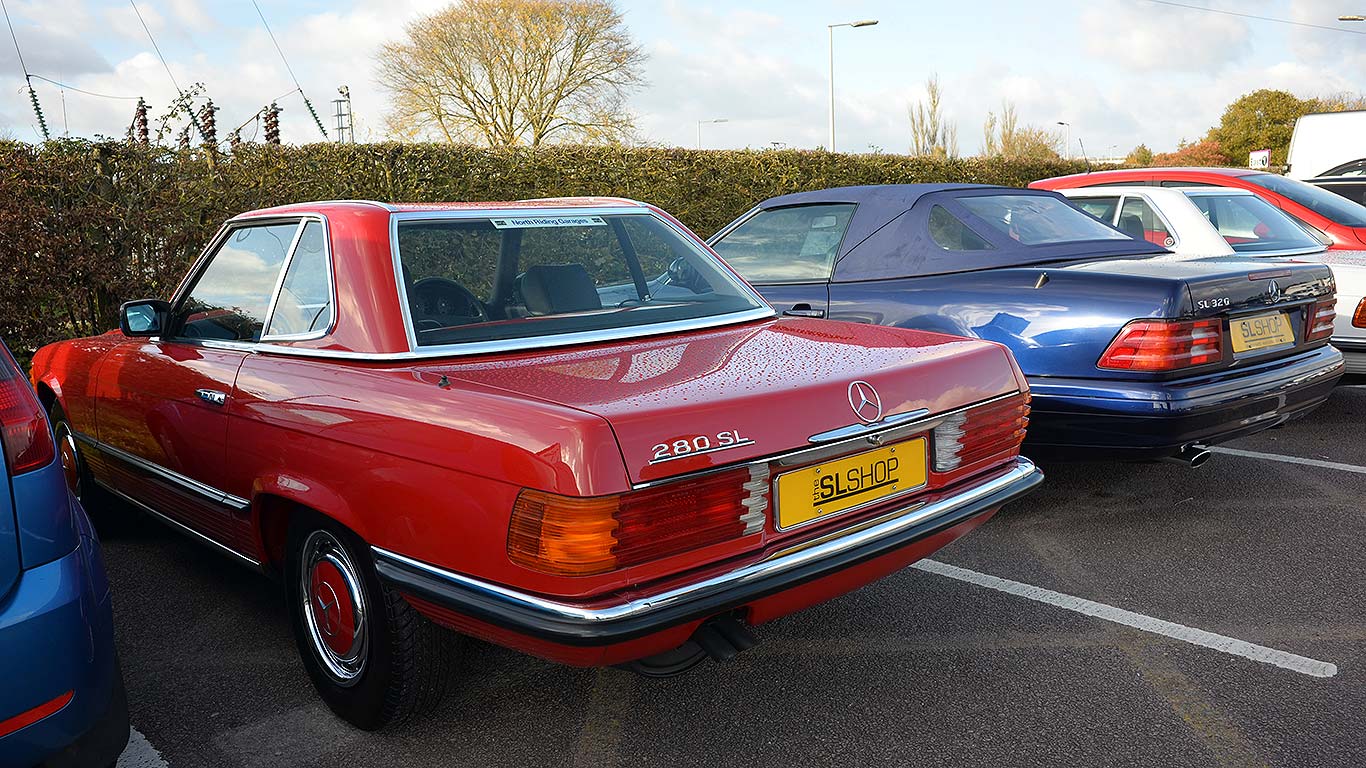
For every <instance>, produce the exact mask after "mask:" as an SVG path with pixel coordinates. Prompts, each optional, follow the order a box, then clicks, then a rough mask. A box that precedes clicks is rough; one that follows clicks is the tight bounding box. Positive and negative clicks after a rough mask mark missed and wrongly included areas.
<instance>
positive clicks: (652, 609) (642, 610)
mask: <svg viewBox="0 0 1366 768" xmlns="http://www.w3.org/2000/svg"><path fill="white" fill-rule="evenodd" d="M1038 473H1039V470H1038V468H1036V467H1035V466H1034V463H1033V462H1031V461H1030V460H1029V459H1026V458H1024V457H1022V456H1021V457H1016V458H1015V459H1014V460H1013V461H1012V463H1011V464H1010V465H1009V466H1007V467H1006V468H1005V469H1004V471H1002V472H1001V473H1000V474H998V475H996V476H995V477H992V478H990V479H988V480H985V481H983V482H982V483H980V484H979V485H976V486H973V487H971V488H967V489H965V490H963V491H962V492H961V493H958V494H955V495H953V496H949V497H946V498H943V499H940V500H938V501H935V502H932V503H928V504H926V503H924V502H913V503H911V504H909V505H907V506H906V507H905V508H904V509H901V510H894V511H892V512H889V513H888V514H887V515H884V516H881V517H879V518H877V519H876V520H874V521H869V522H868V523H861V524H858V525H854V526H851V527H850V528H848V529H845V530H842V531H837V532H835V533H833V534H831V536H830V537H822V538H821V539H817V540H816V541H814V542H803V543H801V544H797V545H794V546H793V547H789V548H787V549H784V550H782V551H779V552H776V553H774V554H773V555H771V556H769V557H767V558H765V559H763V560H759V561H757V562H753V563H750V564H748V565H743V566H740V567H738V568H736V569H734V570H732V571H727V572H725V573H722V574H718V575H716V576H713V577H711V578H709V579H705V580H703V581H699V582H696V583H693V584H686V585H684V586H680V587H675V588H673V589H669V590H665V591H663V592H659V593H656V594H650V595H645V596H643V597H637V598H635V599H632V600H627V601H624V602H621V603H616V604H613V605H608V606H604V607H600V608H588V607H584V606H582V605H574V604H572V603H564V602H560V601H557V600H551V599H548V598H545V597H541V596H539V595H534V594H530V593H527V592H522V591H521V590H517V589H513V588H511V587H506V586H503V585H501V584H494V583H492V582H488V581H484V580H483V579H479V578H475V577H473V576H467V575H465V574H462V573H456V572H454V571H450V570H446V569H444V568H441V567H438V566H435V565H430V564H427V563H424V562H421V561H419V560H414V559H413V558H410V557H407V556H405V555H400V554H398V553H397V552H391V551H389V550H387V549H384V548H382V547H378V546H372V547H371V550H372V551H373V552H374V553H375V555H376V557H378V558H381V559H387V560H390V561H393V562H397V563H401V564H404V565H407V566H409V567H411V568H414V569H417V570H419V571H422V572H423V573H425V574H427V575H430V576H432V577H435V578H436V579H439V580H442V581H446V582H449V583H451V584H453V585H455V586H456V587H458V588H461V589H465V590H471V591H474V592H477V593H481V594H483V595H486V596H488V597H491V598H493V599H495V600H499V601H501V602H504V603H507V604H511V605H516V606H519V607H521V608H524V609H529V610H531V611H534V612H535V613H538V614H541V615H543V616H546V617H549V618H552V619H556V620H559V621H562V622H567V623H570V624H578V625H581V626H592V625H595V624H600V623H606V622H615V621H621V620H624V619H630V618H633V617H637V616H643V615H648V614H651V613H656V612H659V611H661V610H665V609H669V608H672V607H673V606H674V605H676V604H683V603H688V602H690V601H693V600H698V599H702V598H705V597H708V596H711V595H713V594H716V593H721V592H725V591H726V590H729V589H733V588H737V587H740V586H743V585H744V584H746V583H749V582H753V581H758V580H762V579H765V578H768V577H771V576H775V575H778V574H781V573H784V572H786V571H790V570H794V569H796V568H800V567H802V566H805V565H808V564H810V563H812V562H814V561H819V560H824V559H827V558H830V557H834V556H836V555H839V554H842V553H843V552H846V551H849V550H853V549H857V548H858V547H861V546H864V545H866V544H870V543H873V542H875V541H877V540H878V539H882V538H886V537H889V536H893V535H896V534H898V533H900V532H901V531H904V530H906V529H909V528H913V527H915V526H917V525H920V524H922V523H925V522H928V521H930V520H933V519H934V518H937V517H941V516H944V515H947V514H950V513H952V512H953V511H955V510H958V509H961V508H963V507H967V506H970V505H972V504H976V503H980V502H982V501H984V500H986V499H987V498H989V497H991V496H994V495H996V494H998V493H1002V492H1005V491H1007V490H1010V489H1011V488H1013V487H1016V486H1017V484H1019V483H1024V482H1029V481H1030V480H1031V479H1032V478H1033V476H1034V475H1036V474H1038Z"/></svg>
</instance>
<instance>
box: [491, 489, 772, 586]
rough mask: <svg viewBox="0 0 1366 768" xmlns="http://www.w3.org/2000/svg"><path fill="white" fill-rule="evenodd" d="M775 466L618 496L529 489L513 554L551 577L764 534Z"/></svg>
mask: <svg viewBox="0 0 1366 768" xmlns="http://www.w3.org/2000/svg"><path fill="white" fill-rule="evenodd" d="M767 508H768V469H767V468H766V467H764V466H762V465H760V466H755V467H747V468H744V469H736V470H729V471H726V472H717V473H715V474H713V475H707V476H704V477H701V478H698V479H694V480H689V481H687V482H681V483H667V484H664V485H660V486H658V487H655V488H646V489H643V490H639V491H632V492H630V493H624V494H619V495H616V496H597V497H592V498H581V497H574V496H560V495H558V494H554V493H546V492H544V491H536V490H530V489H527V490H524V491H522V492H521V493H520V494H519V495H518V496H517V501H516V503H515V504H514V505H513V508H512V520H511V522H510V524H509V527H508V557H510V558H511V559H512V561H513V562H515V563H519V564H521V565H524V566H526V567H528V568H534V569H535V570H538V571H543V572H545V573H554V574H558V575H562V576H589V575H592V574H596V573H605V572H607V571H611V570H616V569H618V568H627V567H630V566H632V565H639V564H640V563H644V562H648V561H650V560H657V559H659V558H662V557H668V556H670V555H676V554H679V553H682V552H687V551H689V550H693V549H698V548H700V547H706V546H709V545H712V544H719V543H721V542H725V541H730V540H733V539H737V538H740V537H741V536H747V535H749V534H752V533H757V532H759V530H760V529H762V528H763V524H764V513H765V511H766V510H767Z"/></svg>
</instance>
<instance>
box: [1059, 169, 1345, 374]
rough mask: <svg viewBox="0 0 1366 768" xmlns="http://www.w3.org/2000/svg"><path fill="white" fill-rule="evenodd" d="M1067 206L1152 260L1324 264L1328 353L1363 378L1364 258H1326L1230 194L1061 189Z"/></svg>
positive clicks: (1305, 236) (1275, 214) (1273, 213)
mask: <svg viewBox="0 0 1366 768" xmlns="http://www.w3.org/2000/svg"><path fill="white" fill-rule="evenodd" d="M1058 192H1060V193H1061V194H1063V195H1066V196H1067V197H1068V199H1070V200H1071V201H1072V204H1073V205H1075V206H1077V207H1078V208H1081V209H1082V210H1083V211H1086V212H1087V213H1089V214H1091V215H1092V216H1095V217H1096V218H1098V219H1100V220H1101V221H1104V222H1106V223H1107V224H1111V225H1113V226H1115V227H1117V228H1119V229H1120V230H1122V231H1124V232H1126V233H1127V234H1129V236H1131V237H1134V238H1136V239H1139V240H1147V241H1149V242H1152V243H1156V244H1158V245H1161V246H1163V247H1165V248H1166V249H1167V250H1169V251H1171V252H1172V255H1170V256H1156V257H1154V258H1157V259H1180V260H1183V261H1184V260H1188V259H1209V258H1229V257H1239V258H1294V259H1296V260H1300V261H1314V262H1318V263H1320V264H1326V265H1328V267H1329V268H1330V269H1332V270H1333V277H1334V278H1335V279H1336V281H1337V290H1338V293H1337V296H1338V303H1337V320H1335V321H1334V325H1333V339H1332V341H1333V346H1335V347H1337V348H1338V349H1340V350H1341V351H1342V354H1343V357H1344V358H1345V359H1346V361H1347V372H1348V373H1355V374H1366V251H1329V250H1327V245H1326V244H1325V243H1323V242H1322V241H1321V240H1319V239H1318V238H1317V237H1315V236H1314V235H1313V234H1311V233H1309V232H1308V231H1307V230H1305V229H1304V227H1302V226H1300V225H1299V224H1298V223H1297V222H1296V221H1295V220H1294V219H1292V218H1290V217H1289V216H1288V215H1286V214H1285V213H1283V212H1282V211H1281V210H1280V209H1279V208H1277V207H1276V206H1274V205H1272V204H1271V203H1269V202H1267V201H1266V200H1264V199H1262V198H1260V197H1258V196H1257V195H1255V194H1253V193H1252V192H1249V191H1247V190H1243V189H1232V188H1229V187H1148V186H1129V185H1125V186H1112V187H1084V188H1080V189H1061V190H1058Z"/></svg>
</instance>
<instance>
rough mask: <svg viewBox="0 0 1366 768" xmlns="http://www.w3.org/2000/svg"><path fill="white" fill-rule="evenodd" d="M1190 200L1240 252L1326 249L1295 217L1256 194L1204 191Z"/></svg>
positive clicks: (1234, 248) (1192, 196)
mask: <svg viewBox="0 0 1366 768" xmlns="http://www.w3.org/2000/svg"><path fill="white" fill-rule="evenodd" d="M1190 199H1191V202H1193V203H1195V207H1196V208H1199V209H1200V211H1201V212H1202V213H1204V214H1205V218H1206V219H1209V223H1210V224H1213V225H1214V228H1215V229H1217V230H1219V235H1220V236H1221V237H1223V238H1224V239H1225V240H1227V241H1228V244H1229V245H1230V246H1232V248H1233V250H1235V251H1237V252H1238V253H1254V254H1255V253H1264V252H1266V251H1285V250H1292V249H1293V250H1304V249H1311V248H1312V249H1322V248H1323V244H1322V243H1320V242H1319V241H1318V239H1317V238H1315V237H1314V236H1313V235H1311V234H1309V233H1308V232H1306V231H1305V230H1304V227H1301V226H1300V225H1299V224H1296V223H1295V221H1294V219H1291V218H1290V217H1289V216H1287V215H1285V214H1284V213H1282V212H1281V209H1279V208H1277V207H1276V206H1274V205H1272V204H1271V203H1268V202H1267V201H1265V200H1263V199H1262V198H1260V197H1257V196H1256V195H1204V194H1201V195H1191V196H1190Z"/></svg>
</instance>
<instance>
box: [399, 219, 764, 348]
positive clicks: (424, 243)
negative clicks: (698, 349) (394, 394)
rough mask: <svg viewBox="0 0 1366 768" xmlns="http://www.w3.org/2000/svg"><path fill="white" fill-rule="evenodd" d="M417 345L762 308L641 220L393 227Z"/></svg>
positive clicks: (674, 238)
mask: <svg viewBox="0 0 1366 768" xmlns="http://www.w3.org/2000/svg"><path fill="white" fill-rule="evenodd" d="M398 253H399V262H400V264H401V266H402V279H403V283H404V287H405V292H406V294H407V297H408V308H409V311H410V315H411V318H412V330H413V335H414V337H415V338H416V339H417V344H418V346H432V345H441V344H460V343H466V342H479V341H497V340H503V339H525V338H534V337H542V336H553V335H558V334H566V333H579V332H587V331H603V330H610V329H622V328H632V327H641V326H649V325H654V324H658V323H667V322H675V321H685V320H697V319H703V318H716V317H720V316H724V315H728V314H732V313H736V312H744V311H747V310H755V309H767V306H766V305H764V304H763V303H761V302H760V301H759V300H758V299H757V298H756V297H755V296H754V295H753V294H752V293H751V292H750V290H749V289H748V287H747V286H745V285H744V283H742V282H741V281H740V280H739V278H737V277H735V276H734V274H732V273H731V272H730V271H729V270H727V269H726V268H725V267H723V266H722V265H721V264H720V263H719V262H718V261H717V260H716V259H715V257H713V256H711V255H710V254H708V253H707V252H705V251H704V250H702V249H701V248H699V247H697V246H696V245H695V244H693V243H692V242H691V241H690V240H688V239H687V238H685V237H684V236H683V235H682V234H680V233H679V232H678V231H677V230H675V229H673V228H672V227H670V226H669V225H667V224H665V223H664V222H663V221H660V220H659V219H658V218H656V217H654V216H652V215H650V214H617V215H569V216H547V215H538V214H527V215H521V216H517V217H509V218H497V217H489V218H445V219H425V220H405V221H400V222H399V224H398Z"/></svg>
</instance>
